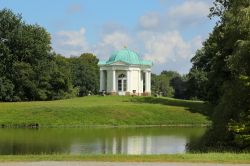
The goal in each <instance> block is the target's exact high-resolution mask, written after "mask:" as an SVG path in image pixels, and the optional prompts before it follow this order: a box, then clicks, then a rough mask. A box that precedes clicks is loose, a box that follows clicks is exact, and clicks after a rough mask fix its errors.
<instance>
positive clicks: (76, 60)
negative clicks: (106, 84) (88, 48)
mask: <svg viewBox="0 0 250 166" xmlns="http://www.w3.org/2000/svg"><path fill="white" fill-rule="evenodd" d="M98 61H99V60H98V59H97V58H96V56H95V55H93V54H91V53H84V54H81V56H80V57H72V58H71V65H72V75H73V85H74V87H77V88H78V89H79V94H78V95H79V96H85V95H88V94H89V93H91V94H97V93H98V91H99V67H98V65H97V64H98Z"/></svg>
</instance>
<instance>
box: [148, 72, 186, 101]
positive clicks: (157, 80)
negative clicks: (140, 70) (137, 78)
mask: <svg viewBox="0 0 250 166" xmlns="http://www.w3.org/2000/svg"><path fill="white" fill-rule="evenodd" d="M151 84H152V92H153V94H162V95H163V96H166V97H175V98H180V99H185V98H186V80H185V76H181V75H180V74H179V73H177V72H175V71H162V72H161V74H160V75H155V74H152V77H151Z"/></svg>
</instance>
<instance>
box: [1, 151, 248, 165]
mask: <svg viewBox="0 0 250 166" xmlns="http://www.w3.org/2000/svg"><path fill="white" fill-rule="evenodd" d="M8 161H111V162H114V161H119V162H185V163H187V162H202V163H234V164H240V163H250V155H249V153H239V154H236V153H197V154H190V153H187V154H164V155H82V156H80V155H57V154H55V155H1V156H0V162H8Z"/></svg>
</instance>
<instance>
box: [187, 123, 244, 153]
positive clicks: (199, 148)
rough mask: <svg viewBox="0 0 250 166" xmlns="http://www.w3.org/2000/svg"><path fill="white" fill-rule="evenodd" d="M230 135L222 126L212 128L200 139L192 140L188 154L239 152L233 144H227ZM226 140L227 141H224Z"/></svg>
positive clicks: (188, 146)
mask: <svg viewBox="0 0 250 166" xmlns="http://www.w3.org/2000/svg"><path fill="white" fill-rule="evenodd" d="M230 137H232V135H231V134H230V133H229V132H228V131H227V130H226V128H225V127H223V126H213V128H212V127H211V128H209V129H208V130H207V131H206V132H205V134H204V135H203V136H202V137H201V138H200V139H196V140H195V139H192V140H191V141H190V142H189V143H188V145H187V149H188V151H189V152H211V151H214V152H225V151H234V152H237V151H241V149H237V148H236V147H235V145H234V144H233V143H231V144H230V143H228V142H229V140H230ZM225 138H227V139H228V140H226V139H225Z"/></svg>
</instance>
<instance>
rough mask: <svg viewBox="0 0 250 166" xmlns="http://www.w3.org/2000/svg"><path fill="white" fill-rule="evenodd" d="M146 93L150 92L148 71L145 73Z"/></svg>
mask: <svg viewBox="0 0 250 166" xmlns="http://www.w3.org/2000/svg"><path fill="white" fill-rule="evenodd" d="M145 92H148V71H145Z"/></svg>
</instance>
